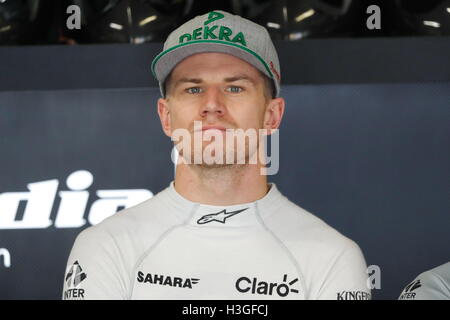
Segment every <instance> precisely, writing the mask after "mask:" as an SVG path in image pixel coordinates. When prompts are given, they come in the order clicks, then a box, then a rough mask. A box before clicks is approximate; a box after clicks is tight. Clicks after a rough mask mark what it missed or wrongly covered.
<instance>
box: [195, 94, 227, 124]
mask: <svg viewBox="0 0 450 320" xmlns="http://www.w3.org/2000/svg"><path fill="white" fill-rule="evenodd" d="M203 97H204V100H203V101H202V102H201V107H200V115H201V116H202V117H210V116H217V117H222V116H224V115H225V111H226V108H225V101H224V97H223V94H222V92H221V91H220V88H217V87H210V88H208V89H207V90H206V92H205V94H204V95H203Z"/></svg>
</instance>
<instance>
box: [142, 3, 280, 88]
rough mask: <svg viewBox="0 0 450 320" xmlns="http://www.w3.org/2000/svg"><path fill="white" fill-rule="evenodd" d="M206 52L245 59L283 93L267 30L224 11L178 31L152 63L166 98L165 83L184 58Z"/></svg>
mask: <svg viewBox="0 0 450 320" xmlns="http://www.w3.org/2000/svg"><path fill="white" fill-rule="evenodd" d="M203 52H221V53H227V54H230V55H233V56H235V57H237V58H239V59H242V60H244V61H246V62H248V63H250V64H251V65H253V66H254V67H255V68H257V69H258V70H260V71H261V72H262V73H264V74H265V75H266V76H267V77H268V78H269V79H271V80H272V81H273V84H274V87H275V95H276V96H277V97H278V96H279V93H280V79H281V76H280V62H279V61H278V55H277V52H276V50H275V46H274V45H273V43H272V40H271V38H270V35H269V33H268V31H267V29H266V28H264V27H263V26H261V25H259V24H256V23H254V22H252V21H250V20H248V19H245V18H242V17H240V16H238V15H234V14H231V13H228V12H225V11H221V10H214V11H211V12H208V13H206V14H204V15H201V16H197V17H195V18H193V19H191V20H189V21H187V22H186V23H184V24H183V25H181V26H180V27H178V28H177V29H175V30H174V31H172V33H170V35H169V36H168V37H167V40H166V42H164V48H163V51H162V52H161V53H160V54H158V55H157V56H156V57H155V58H154V59H153V62H152V66H151V68H152V73H153V75H154V76H155V78H156V79H157V80H158V82H159V89H160V91H161V95H162V96H163V97H165V92H164V81H165V80H166V78H167V76H168V75H169V74H170V72H171V71H172V70H173V68H175V66H176V65H177V64H178V63H179V62H181V61H182V60H183V59H185V58H187V57H189V56H191V55H193V54H196V53H203Z"/></svg>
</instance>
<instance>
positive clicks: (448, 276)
mask: <svg viewBox="0 0 450 320" xmlns="http://www.w3.org/2000/svg"><path fill="white" fill-rule="evenodd" d="M398 299H399V300H450V262H447V263H444V264H443V265H440V266H438V267H436V268H433V269H431V270H428V271H425V272H422V273H421V274H420V275H418V276H417V277H416V278H415V279H414V280H413V281H412V282H411V283H409V284H408V285H407V286H406V287H405V289H403V291H402V293H401V294H400V297H399V298H398Z"/></svg>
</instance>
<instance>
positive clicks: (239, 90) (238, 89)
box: [228, 86, 242, 93]
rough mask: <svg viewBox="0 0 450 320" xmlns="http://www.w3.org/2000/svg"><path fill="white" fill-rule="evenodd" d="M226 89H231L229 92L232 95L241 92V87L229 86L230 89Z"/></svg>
mask: <svg viewBox="0 0 450 320" xmlns="http://www.w3.org/2000/svg"><path fill="white" fill-rule="evenodd" d="M228 88H229V89H231V90H230V91H231V92H233V93H239V92H241V91H242V88H241V87H236V86H231V87H228Z"/></svg>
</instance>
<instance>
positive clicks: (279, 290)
mask: <svg viewBox="0 0 450 320" xmlns="http://www.w3.org/2000/svg"><path fill="white" fill-rule="evenodd" d="M297 281H298V278H295V279H294V280H291V281H289V282H288V280H287V274H285V275H284V276H283V282H282V283H277V282H265V281H259V280H258V279H257V278H252V279H250V278H247V277H240V278H239V279H237V281H236V290H237V291H239V292H242V293H247V292H248V293H251V294H264V295H270V296H271V295H273V294H274V293H276V294H277V295H279V296H280V297H286V296H288V295H289V293H291V292H293V293H299V291H298V289H296V288H295V286H294V284H295V283H297ZM293 286H294V288H293Z"/></svg>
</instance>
